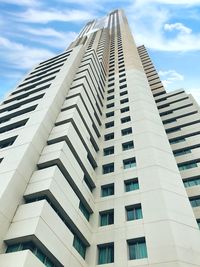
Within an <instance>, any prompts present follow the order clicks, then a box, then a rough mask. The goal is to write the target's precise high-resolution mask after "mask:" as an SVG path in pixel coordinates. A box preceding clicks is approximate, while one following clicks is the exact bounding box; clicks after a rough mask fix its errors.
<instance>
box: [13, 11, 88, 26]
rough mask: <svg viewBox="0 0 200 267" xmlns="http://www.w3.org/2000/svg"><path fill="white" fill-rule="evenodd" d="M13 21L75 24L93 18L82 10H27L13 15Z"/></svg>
mask: <svg viewBox="0 0 200 267" xmlns="http://www.w3.org/2000/svg"><path fill="white" fill-rule="evenodd" d="M13 16H14V17H15V19H17V20H19V21H22V22H27V23H40V24H46V23H49V22H52V21H62V22H76V21H85V20H88V19H90V18H92V17H93V15H92V14H91V13H90V12H87V11H84V10H76V9H71V10H70V9H67V10H57V9H50V10H44V9H32V8H30V9H27V10H26V11H25V12H21V13H20V12H18V13H13Z"/></svg>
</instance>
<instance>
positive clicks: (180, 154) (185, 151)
mask: <svg viewBox="0 0 200 267" xmlns="http://www.w3.org/2000/svg"><path fill="white" fill-rule="evenodd" d="M191 152H192V151H191V149H189V148H188V149H186V148H184V149H180V150H177V151H173V153H174V156H175V157H178V156H182V155H185V154H189V153H191Z"/></svg>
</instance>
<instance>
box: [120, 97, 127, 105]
mask: <svg viewBox="0 0 200 267" xmlns="http://www.w3.org/2000/svg"><path fill="white" fill-rule="evenodd" d="M127 102H128V98H125V99H122V100H120V104H124V103H127Z"/></svg>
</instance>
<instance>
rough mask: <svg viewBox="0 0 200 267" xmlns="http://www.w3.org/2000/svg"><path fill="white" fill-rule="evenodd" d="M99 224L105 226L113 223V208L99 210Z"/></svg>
mask: <svg viewBox="0 0 200 267" xmlns="http://www.w3.org/2000/svg"><path fill="white" fill-rule="evenodd" d="M99 215H100V226H106V225H110V224H113V223H114V210H106V211H101V212H99Z"/></svg>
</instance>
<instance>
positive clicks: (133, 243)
mask: <svg viewBox="0 0 200 267" xmlns="http://www.w3.org/2000/svg"><path fill="white" fill-rule="evenodd" d="M127 243H128V248H129V260H137V259H143V258H147V247H146V242H145V238H144V237H142V238H137V239H132V240H128V241H127Z"/></svg>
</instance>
